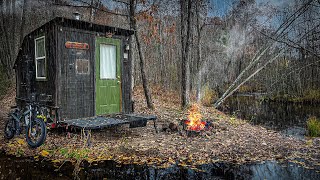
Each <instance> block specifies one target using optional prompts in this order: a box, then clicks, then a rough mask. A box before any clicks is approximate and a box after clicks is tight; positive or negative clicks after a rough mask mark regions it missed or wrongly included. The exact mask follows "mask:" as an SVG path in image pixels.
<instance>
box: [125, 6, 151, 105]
mask: <svg viewBox="0 0 320 180" xmlns="http://www.w3.org/2000/svg"><path fill="white" fill-rule="evenodd" d="M129 9H130V25H131V28H132V29H133V30H134V31H135V34H134V36H135V40H136V43H137V48H138V53H139V59H140V72H141V78H142V86H143V90H144V95H145V97H146V101H147V106H148V108H150V109H154V106H153V102H152V97H151V94H150V91H149V87H148V79H147V77H146V72H145V64H144V54H143V53H142V50H141V44H140V38H139V33H138V28H137V21H136V19H135V15H136V0H130V5H129Z"/></svg>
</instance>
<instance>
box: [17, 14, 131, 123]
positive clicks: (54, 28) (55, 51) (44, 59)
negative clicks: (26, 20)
mask: <svg viewBox="0 0 320 180" xmlns="http://www.w3.org/2000/svg"><path fill="white" fill-rule="evenodd" d="M133 33H134V32H133V31H131V30H125V29H121V28H115V27H110V26H105V25H98V24H93V23H90V22H85V21H81V20H75V19H67V18H62V17H57V18H55V19H53V20H51V21H49V22H47V23H46V24H44V25H42V26H41V27H39V28H37V29H36V30H34V31H33V32H31V33H30V34H28V35H27V36H26V37H25V38H24V40H23V44H22V46H21V48H20V51H19V54H18V57H17V60H16V63H15V70H16V83H17V99H19V100H22V101H23V99H28V97H29V95H30V93H36V94H39V95H41V97H42V98H44V99H46V102H47V105H48V106H50V107H54V108H57V109H59V116H60V118H62V119H72V118H80V117H92V116H96V115H101V114H110V113H131V112H132V111H133V108H132V107H133V105H132V97H131V94H132V92H131V62H130V61H131V57H130V53H129V51H130V47H129V44H130V36H131V35H132V34H133ZM19 103H20V104H21V103H23V102H21V101H18V102H17V104H18V105H19Z"/></svg>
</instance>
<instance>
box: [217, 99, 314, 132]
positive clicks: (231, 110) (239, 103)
mask: <svg viewBox="0 0 320 180" xmlns="http://www.w3.org/2000/svg"><path fill="white" fill-rule="evenodd" d="M261 99H262V98H261V96H250V95H238V96H233V97H231V98H229V99H228V100H227V101H226V102H225V103H224V105H223V106H222V107H221V108H220V110H222V111H224V112H227V113H228V114H230V115H235V116H237V117H239V118H242V119H246V120H248V121H249V122H251V123H252V124H258V125H262V126H264V127H266V128H268V129H272V130H277V131H281V132H283V133H285V134H289V135H295V136H297V137H302V136H304V135H305V133H306V131H305V127H306V121H307V120H308V118H309V117H310V116H316V117H319V118H320V104H312V103H290V102H273V101H263V100H261Z"/></svg>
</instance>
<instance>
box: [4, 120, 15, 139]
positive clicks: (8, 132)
mask: <svg viewBox="0 0 320 180" xmlns="http://www.w3.org/2000/svg"><path fill="white" fill-rule="evenodd" d="M15 124H16V122H15V120H14V119H13V118H10V119H8V121H7V122H6V125H5V127H4V137H5V138H6V139H12V138H13V137H14V134H15V127H16V126H15Z"/></svg>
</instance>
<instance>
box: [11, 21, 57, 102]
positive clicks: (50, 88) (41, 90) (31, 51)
mask: <svg viewBox="0 0 320 180" xmlns="http://www.w3.org/2000/svg"><path fill="white" fill-rule="evenodd" d="M43 35H44V36H45V46H46V63H47V64H46V65H47V79H46V80H36V70H35V42H34V40H35V38H38V37H41V36H43ZM28 64H29V65H28ZM28 66H29V69H27V68H28ZM28 70H29V71H30V72H31V75H30V78H31V84H30V86H28V85H27V71H28ZM55 71H56V63H55V31H54V27H53V26H46V27H43V28H41V29H38V30H37V31H35V32H33V33H32V34H30V35H28V36H27V37H26V38H25V39H24V42H23V45H22V47H21V50H20V52H19V55H18V58H17V62H16V73H17V97H19V98H24V99H28V94H27V93H28V91H27V88H28V87H29V88H30V92H35V93H37V94H47V95H52V96H53V97H54V95H55V92H56V86H55V80H56V79H55ZM54 100H55V99H54V98H53V101H54ZM54 103H55V102H52V104H54Z"/></svg>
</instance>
